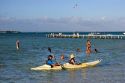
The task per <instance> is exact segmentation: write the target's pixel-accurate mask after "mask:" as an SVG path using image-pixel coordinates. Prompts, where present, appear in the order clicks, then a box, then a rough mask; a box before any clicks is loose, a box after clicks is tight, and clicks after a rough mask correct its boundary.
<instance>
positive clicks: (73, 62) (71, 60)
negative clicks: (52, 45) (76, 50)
mask: <svg viewBox="0 0 125 83" xmlns="http://www.w3.org/2000/svg"><path fill="white" fill-rule="evenodd" d="M69 63H70V64H73V65H74V64H75V56H74V54H73V53H72V54H71V55H70V59H69Z"/></svg>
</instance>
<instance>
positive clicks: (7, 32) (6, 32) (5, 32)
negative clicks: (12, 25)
mask: <svg viewBox="0 0 125 83" xmlns="http://www.w3.org/2000/svg"><path fill="white" fill-rule="evenodd" d="M0 33H21V32H20V31H0Z"/></svg>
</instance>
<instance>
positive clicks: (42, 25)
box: [0, 16, 125, 32]
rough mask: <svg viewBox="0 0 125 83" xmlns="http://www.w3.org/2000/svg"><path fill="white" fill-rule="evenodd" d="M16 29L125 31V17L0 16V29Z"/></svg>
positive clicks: (41, 30)
mask: <svg viewBox="0 0 125 83" xmlns="http://www.w3.org/2000/svg"><path fill="white" fill-rule="evenodd" d="M7 29H8V30H18V31H40V32H44V31H50V32H51V31H125V18H124V17H123V18H117V19H106V17H105V16H104V17H102V19H90V18H89V20H88V19H85V18H82V17H63V18H49V17H42V18H39V19H14V18H1V17H0V30H7Z"/></svg>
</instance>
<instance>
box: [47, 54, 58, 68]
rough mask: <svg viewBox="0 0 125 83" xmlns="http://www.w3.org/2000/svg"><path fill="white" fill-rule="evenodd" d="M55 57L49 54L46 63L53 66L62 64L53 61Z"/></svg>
mask: <svg viewBox="0 0 125 83" xmlns="http://www.w3.org/2000/svg"><path fill="white" fill-rule="evenodd" d="M53 58H54V56H52V55H49V56H48V60H47V61H46V64H47V65H50V66H51V67H54V66H60V64H59V63H54V62H53V60H52V59H53Z"/></svg>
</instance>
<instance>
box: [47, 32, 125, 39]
mask: <svg viewBox="0 0 125 83" xmlns="http://www.w3.org/2000/svg"><path fill="white" fill-rule="evenodd" d="M46 36H47V37H48V38H94V39H125V35H111V34H107V35H95V34H88V35H84V34H83V35H79V34H72V35H71V34H70V35H69V34H60V33H59V34H54V33H53V34H52V33H51V34H47V35H46Z"/></svg>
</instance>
